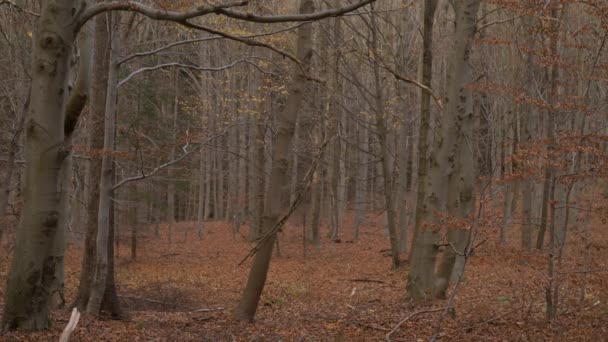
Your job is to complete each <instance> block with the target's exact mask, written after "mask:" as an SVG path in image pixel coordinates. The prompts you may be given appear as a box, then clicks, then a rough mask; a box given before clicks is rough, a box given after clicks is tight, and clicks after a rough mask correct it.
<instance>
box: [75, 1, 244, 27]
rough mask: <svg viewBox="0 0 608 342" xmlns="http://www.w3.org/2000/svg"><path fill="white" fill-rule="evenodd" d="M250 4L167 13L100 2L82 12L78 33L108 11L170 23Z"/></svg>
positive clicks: (133, 4)
mask: <svg viewBox="0 0 608 342" xmlns="http://www.w3.org/2000/svg"><path fill="white" fill-rule="evenodd" d="M247 4H249V0H243V1H237V2H231V3H227V4H224V5H216V6H213V5H200V6H196V7H194V8H192V9H189V10H186V11H183V12H175V11H167V10H163V9H159V8H154V7H150V6H147V5H144V4H142V3H140V2H135V1H108V2H100V3H97V4H95V5H93V6H91V7H88V8H87V9H85V10H84V12H82V14H81V15H80V16H79V18H78V23H77V25H76V31H78V30H80V28H81V27H82V26H83V25H84V24H85V23H86V22H87V21H89V20H90V19H91V18H93V17H94V16H96V15H98V14H101V13H103V12H108V11H130V12H137V13H140V14H142V15H145V16H146V17H148V18H151V19H157V20H168V21H182V20H188V19H191V18H196V17H200V16H203V15H205V14H210V13H220V12H219V11H220V10H226V9H228V8H231V7H239V6H245V5H247Z"/></svg>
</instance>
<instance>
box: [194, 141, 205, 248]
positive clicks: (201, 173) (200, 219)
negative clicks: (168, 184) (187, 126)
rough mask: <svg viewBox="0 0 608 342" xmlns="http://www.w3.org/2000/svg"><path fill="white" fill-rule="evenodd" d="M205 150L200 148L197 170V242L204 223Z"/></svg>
mask: <svg viewBox="0 0 608 342" xmlns="http://www.w3.org/2000/svg"><path fill="white" fill-rule="evenodd" d="M204 151H205V150H204V149H202V148H201V150H200V152H199V154H200V157H199V159H200V161H199V170H198V206H197V212H196V220H197V224H196V228H197V231H196V233H197V236H198V239H199V240H202V239H203V228H204V222H205V216H204V209H205V166H206V164H207V163H205V152H204Z"/></svg>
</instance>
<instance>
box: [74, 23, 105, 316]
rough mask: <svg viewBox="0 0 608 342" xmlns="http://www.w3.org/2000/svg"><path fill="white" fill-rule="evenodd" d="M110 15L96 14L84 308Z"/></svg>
mask: <svg viewBox="0 0 608 342" xmlns="http://www.w3.org/2000/svg"><path fill="white" fill-rule="evenodd" d="M107 25H108V15H99V16H97V17H96V18H95V31H94V32H95V37H94V46H93V59H94V63H93V64H94V68H93V74H92V78H93V82H92V85H91V102H90V104H89V118H90V121H91V127H90V130H89V150H90V151H92V152H94V153H90V158H91V159H90V161H89V167H88V169H89V172H88V173H87V182H86V185H87V186H88V191H87V192H88V195H89V197H88V201H87V212H88V214H87V222H86V235H85V242H84V253H83V256H82V267H81V271H80V283H79V285H78V293H77V295H76V301H75V302H74V306H75V307H77V308H78V311H80V312H84V310H85V309H86V307H87V303H88V301H89V296H90V295H91V284H92V283H93V277H94V275H95V257H96V249H95V247H96V239H97V219H98V217H97V214H98V212H99V181H98V180H99V179H100V177H101V155H100V154H99V153H95V152H96V151H100V150H102V149H103V139H104V134H103V131H104V113H105V105H106V104H105V102H106V92H107V88H108V71H109V61H110V58H109V57H110V56H109V52H110V49H109V35H108V29H107Z"/></svg>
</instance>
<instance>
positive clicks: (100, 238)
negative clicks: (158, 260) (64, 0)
mask: <svg viewBox="0 0 608 342" xmlns="http://www.w3.org/2000/svg"><path fill="white" fill-rule="evenodd" d="M111 28H112V29H111V35H112V36H111V44H110V45H111V48H110V62H109V63H110V64H109V73H108V88H107V96H106V104H105V119H104V143H103V150H104V152H105V153H104V154H103V157H102V161H101V165H102V166H101V178H100V185H99V212H98V217H97V241H96V253H97V257H96V266H95V276H94V278H93V284H92V286H91V295H90V297H89V302H88V303H87V309H86V312H87V313H89V314H93V315H98V314H99V311H100V308H101V302H102V300H103V296H104V293H105V288H106V281H107V277H108V243H109V238H108V236H109V234H110V223H111V222H110V215H111V209H112V196H113V194H114V191H113V188H112V187H113V183H114V177H113V172H112V170H113V164H114V158H113V157H112V154H111V153H110V152H112V151H113V150H114V138H115V126H116V122H115V120H116V110H117V97H118V96H117V95H118V94H117V92H118V88H117V83H118V69H119V64H118V58H119V53H120V51H119V49H120V16H119V14H116V13H115V14H114V16H113V18H112V26H111Z"/></svg>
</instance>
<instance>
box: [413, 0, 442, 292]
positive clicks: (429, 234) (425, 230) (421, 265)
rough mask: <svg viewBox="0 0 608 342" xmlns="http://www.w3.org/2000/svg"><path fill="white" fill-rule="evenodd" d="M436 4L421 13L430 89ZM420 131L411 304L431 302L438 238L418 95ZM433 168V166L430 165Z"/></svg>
mask: <svg viewBox="0 0 608 342" xmlns="http://www.w3.org/2000/svg"><path fill="white" fill-rule="evenodd" d="M436 9H437V0H425V2H424V11H423V20H424V23H423V38H422V72H421V74H422V80H421V81H422V82H421V83H422V84H423V85H425V86H427V87H429V88H430V87H431V81H432V75H433V74H432V71H433V23H434V21H435V11H436ZM420 100H421V106H420V128H419V132H418V175H417V177H418V184H417V191H416V210H415V212H414V213H415V220H414V233H413V234H414V236H413V239H412V240H413V245H412V250H411V254H410V262H411V265H412V266H411V268H410V271H409V273H408V283H407V292H408V295H409V297H410V298H411V299H413V300H423V299H426V298H430V296H431V295H432V293H431V291H432V289H433V274H434V267H435V260H436V258H437V255H436V254H437V250H436V247H435V244H436V243H437V242H438V241H439V236H438V234H437V233H436V232H434V231H433V230H432V229H429V227H426V225H428V224H429V223H430V220H431V219H432V213H431V212H430V209H429V203H428V202H427V201H428V198H427V196H428V195H427V192H428V191H431V188H430V187H429V177H430V175H429V173H428V171H429V168H430V166H431V165H430V164H429V162H430V161H431V159H430V158H429V155H428V142H429V131H430V122H431V94H429V93H428V92H426V91H423V90H421V91H420ZM433 167H435V164H433Z"/></svg>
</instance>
